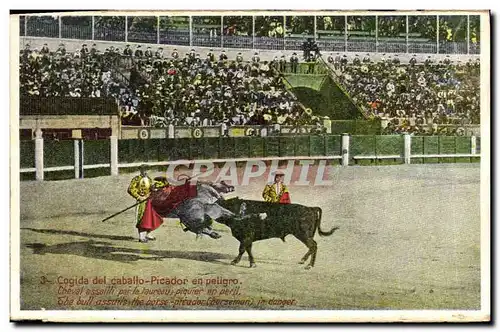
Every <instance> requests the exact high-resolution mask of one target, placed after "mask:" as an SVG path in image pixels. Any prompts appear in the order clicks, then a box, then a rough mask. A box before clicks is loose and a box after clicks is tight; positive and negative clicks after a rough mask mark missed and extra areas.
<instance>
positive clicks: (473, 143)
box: [470, 136, 477, 154]
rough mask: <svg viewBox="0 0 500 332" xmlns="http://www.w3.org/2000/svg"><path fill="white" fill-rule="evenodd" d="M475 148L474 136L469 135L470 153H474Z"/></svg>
mask: <svg viewBox="0 0 500 332" xmlns="http://www.w3.org/2000/svg"><path fill="white" fill-rule="evenodd" d="M476 149H477V141H476V136H471V137H470V154H476Z"/></svg>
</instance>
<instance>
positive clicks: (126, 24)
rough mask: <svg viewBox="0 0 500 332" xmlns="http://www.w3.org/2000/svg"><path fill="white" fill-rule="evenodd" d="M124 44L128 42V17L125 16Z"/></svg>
mask: <svg viewBox="0 0 500 332" xmlns="http://www.w3.org/2000/svg"><path fill="white" fill-rule="evenodd" d="M125 42H126V43H127V42H128V16H125Z"/></svg>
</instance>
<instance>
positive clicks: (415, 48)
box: [20, 15, 480, 54]
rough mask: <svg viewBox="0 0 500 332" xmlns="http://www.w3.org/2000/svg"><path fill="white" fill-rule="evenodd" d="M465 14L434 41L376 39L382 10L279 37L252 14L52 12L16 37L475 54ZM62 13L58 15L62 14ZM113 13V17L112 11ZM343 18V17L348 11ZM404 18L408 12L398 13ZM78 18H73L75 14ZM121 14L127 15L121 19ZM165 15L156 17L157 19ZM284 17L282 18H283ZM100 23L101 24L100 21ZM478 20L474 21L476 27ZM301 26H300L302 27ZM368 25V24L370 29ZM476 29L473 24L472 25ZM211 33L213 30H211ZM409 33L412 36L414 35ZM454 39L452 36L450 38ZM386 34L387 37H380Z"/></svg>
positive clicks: (31, 20) (28, 19)
mask: <svg viewBox="0 0 500 332" xmlns="http://www.w3.org/2000/svg"><path fill="white" fill-rule="evenodd" d="M461 16H463V17H466V18H467V24H466V27H465V28H462V27H461V26H458V27H457V29H465V30H466V37H461V40H448V41H444V40H440V38H439V37H438V36H435V37H432V36H427V37H424V36H421V34H420V33H414V32H410V31H409V30H408V26H407V27H406V28H407V29H406V30H407V31H406V32H402V33H399V34H398V35H397V36H396V37H397V38H393V39H396V40H391V41H388V40H384V37H381V38H379V37H378V36H379V31H378V25H377V24H376V22H378V20H381V19H383V15H380V16H374V20H375V24H374V30H370V31H362V30H359V31H358V30H349V31H348V29H342V30H332V31H326V30H320V29H319V27H318V26H317V24H318V23H317V18H318V17H316V16H314V15H311V17H312V18H314V22H315V25H314V26H313V27H312V28H313V31H309V30H310V28H311V27H309V28H308V30H304V31H302V33H299V34H294V35H291V34H290V33H289V31H288V32H287V29H286V26H285V28H284V33H283V34H282V37H268V36H261V35H258V34H255V31H256V27H255V16H254V17H252V22H253V23H252V31H251V32H244V33H243V34H244V35H226V34H225V33H222V32H223V31H225V30H224V23H223V22H224V20H223V19H220V20H219V21H220V28H218V27H217V28H214V29H211V30H210V31H203V30H202V29H199V28H198V27H193V17H192V16H186V17H185V18H186V20H187V21H186V22H185V23H184V25H182V26H178V25H170V26H164V25H162V24H158V23H155V24H153V23H151V25H150V26H145V27H144V26H142V28H141V29H138V28H132V27H130V26H128V24H127V20H128V19H130V17H128V18H127V17H126V16H116V18H118V20H119V22H118V23H116V22H115V23H113V24H112V25H100V24H96V23H95V20H94V18H95V17H92V16H86V17H81V18H85V19H82V23H81V24H80V25H75V24H67V23H64V19H59V18H58V17H52V16H21V20H20V21H21V23H20V24H21V26H20V27H21V29H20V34H21V36H33V37H47V38H69V39H83V40H101V41H122V42H137V43H152V44H167V45H184V46H205V47H217V48H219V47H223V48H238V49H263V50H301V49H302V45H303V43H304V41H305V40H306V38H311V39H313V40H314V41H315V42H317V44H318V46H319V48H320V49H321V50H322V51H326V52H386V53H439V54H480V42H479V40H477V38H476V37H474V38H472V36H471V25H472V23H471V22H470V20H469V18H472V17H477V19H476V20H477V21H478V20H479V19H478V18H479V16H478V15H475V16H474V15H461ZM65 17H67V16H61V18H65ZM113 17H114V16H113ZM339 17H341V18H342V19H343V18H344V17H345V22H347V20H348V18H349V17H350V16H339ZM401 17H402V19H403V18H405V17H406V22H407V23H406V24H407V25H408V18H409V17H411V18H413V17H412V16H411V15H407V16H401ZM77 18H78V17H77ZM126 18H127V19H126ZM165 18H167V17H157V20H154V21H157V22H160V21H162V20H163V19H165ZM284 20H285V17H284ZM435 22H436V26H435V27H433V29H435V30H434V34H436V31H441V32H443V31H442V30H440V27H439V16H436V19H435ZM101 24H103V23H101ZM477 25H478V24H476V26H477ZM304 29H305V28H304ZM370 29H373V28H370ZM476 30H477V27H476ZM214 32H215V33H214ZM414 37H415V38H414ZM453 38H455V37H453ZM385 39H387V38H385ZM397 39H399V40H397Z"/></svg>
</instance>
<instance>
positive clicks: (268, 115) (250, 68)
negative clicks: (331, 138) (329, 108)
mask: <svg viewBox="0 0 500 332" xmlns="http://www.w3.org/2000/svg"><path fill="white" fill-rule="evenodd" d="M156 55H158V54H156V53H155V54H153V55H152V56H151V55H150V56H145V57H142V58H140V59H139V58H138V59H136V60H135V64H136V68H134V70H136V71H137V73H139V75H140V76H139V77H140V79H141V80H143V82H142V83H141V84H136V85H137V86H138V88H137V89H135V91H133V92H132V91H127V93H126V95H127V98H128V99H129V100H128V101H127V102H126V106H125V107H124V111H125V112H128V113H132V114H135V111H136V110H138V113H137V115H138V116H139V117H140V118H143V119H145V118H151V116H153V118H156V119H161V121H162V122H163V123H167V124H170V123H172V124H174V125H187V126H199V125H204V126H205V125H219V124H222V123H225V124H227V125H252V124H253V125H272V124H282V125H299V124H307V123H311V121H312V120H313V119H312V118H311V116H310V115H309V114H308V113H306V112H304V111H303V108H301V107H300V106H299V105H298V104H297V103H296V101H295V100H294V96H293V95H292V94H290V93H289V92H288V91H287V90H286V89H285V86H284V83H283V80H282V77H281V74H280V70H279V69H280V66H284V61H283V59H278V58H275V59H274V60H272V61H270V62H268V61H261V60H260V57H259V55H258V53H255V55H254V56H253V57H252V58H251V59H250V61H244V60H243V57H242V55H241V54H239V55H238V56H237V57H236V59H234V60H229V59H228V57H227V55H226V54H225V52H224V50H223V51H222V52H221V54H219V55H216V54H214V52H213V51H210V52H208V54H206V55H204V56H203V57H202V56H201V54H199V53H196V52H195V50H194V49H193V50H191V52H190V53H188V54H185V56H183V57H181V56H180V55H179V54H178V52H177V51H174V52H173V53H172V55H171V56H169V57H168V58H159V57H157V56H156ZM280 60H281V61H280ZM131 98H132V100H134V99H135V100H137V101H138V102H137V105H138V108H136V110H134V108H135V107H134V106H133V105H132V104H131V101H130V99H131ZM131 110H132V111H131Z"/></svg>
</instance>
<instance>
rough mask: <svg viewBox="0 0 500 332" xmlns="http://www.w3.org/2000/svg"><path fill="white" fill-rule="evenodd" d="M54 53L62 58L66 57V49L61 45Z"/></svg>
mask: <svg viewBox="0 0 500 332" xmlns="http://www.w3.org/2000/svg"><path fill="white" fill-rule="evenodd" d="M56 53H57V54H59V55H62V56H64V55H66V48H65V47H64V44H63V43H61V44H59V48H58V49H57V51H56Z"/></svg>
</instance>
